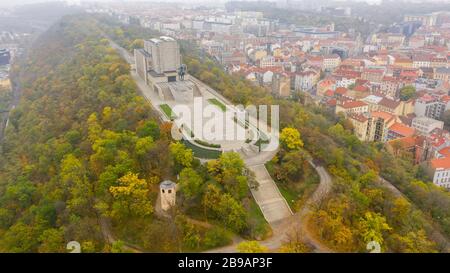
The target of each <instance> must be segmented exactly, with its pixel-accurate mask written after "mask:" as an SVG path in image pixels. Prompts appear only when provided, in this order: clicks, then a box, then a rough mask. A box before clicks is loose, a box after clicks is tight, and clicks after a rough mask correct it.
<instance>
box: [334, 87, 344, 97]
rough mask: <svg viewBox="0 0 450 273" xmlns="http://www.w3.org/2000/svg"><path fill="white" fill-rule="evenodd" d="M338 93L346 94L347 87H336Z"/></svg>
mask: <svg viewBox="0 0 450 273" xmlns="http://www.w3.org/2000/svg"><path fill="white" fill-rule="evenodd" d="M335 92H336V94H339V95H344V94H345V93H347V88H345V87H338V88H336V91H335Z"/></svg>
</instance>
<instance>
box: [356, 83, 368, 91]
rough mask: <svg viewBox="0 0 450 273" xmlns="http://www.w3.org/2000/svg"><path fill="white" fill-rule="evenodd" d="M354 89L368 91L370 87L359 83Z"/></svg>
mask: <svg viewBox="0 0 450 273" xmlns="http://www.w3.org/2000/svg"><path fill="white" fill-rule="evenodd" d="M353 90H355V91H358V92H367V91H369V88H368V87H367V86H364V85H358V86H356V87H355V88H354V89H353Z"/></svg>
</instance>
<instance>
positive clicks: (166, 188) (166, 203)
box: [159, 180, 177, 211]
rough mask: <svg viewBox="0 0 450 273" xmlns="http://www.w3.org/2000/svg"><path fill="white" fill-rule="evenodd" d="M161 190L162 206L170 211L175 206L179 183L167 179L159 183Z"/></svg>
mask: <svg viewBox="0 0 450 273" xmlns="http://www.w3.org/2000/svg"><path fill="white" fill-rule="evenodd" d="M159 190H160V194H161V208H162V209H163V210H164V211H168V210H169V209H170V208H171V207H173V206H175V201H176V196H177V195H176V194H177V184H176V183H174V182H172V181H170V180H165V181H163V182H161V184H159Z"/></svg>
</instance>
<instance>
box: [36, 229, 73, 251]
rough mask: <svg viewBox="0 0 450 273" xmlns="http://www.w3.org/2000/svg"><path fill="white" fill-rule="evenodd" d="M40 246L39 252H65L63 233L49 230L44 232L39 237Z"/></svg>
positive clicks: (57, 230) (60, 230)
mask: <svg viewBox="0 0 450 273" xmlns="http://www.w3.org/2000/svg"><path fill="white" fill-rule="evenodd" d="M39 241H40V242H41V245H40V246H39V248H38V251H39V252H60V253H64V252H66V244H67V243H66V241H65V240H64V231H63V230H62V229H56V228H51V229H47V230H45V231H44V232H43V233H42V234H41V236H39Z"/></svg>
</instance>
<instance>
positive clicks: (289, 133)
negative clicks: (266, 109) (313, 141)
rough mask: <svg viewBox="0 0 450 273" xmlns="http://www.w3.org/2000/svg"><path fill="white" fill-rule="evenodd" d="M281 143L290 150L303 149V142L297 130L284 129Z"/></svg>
mask: <svg viewBox="0 0 450 273" xmlns="http://www.w3.org/2000/svg"><path fill="white" fill-rule="evenodd" d="M280 141H281V143H283V144H284V145H285V146H286V147H287V149H289V150H298V149H300V148H302V147H303V141H302V139H301V138H300V132H299V131H298V130H297V129H295V128H291V127H286V128H283V130H281V134H280Z"/></svg>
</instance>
